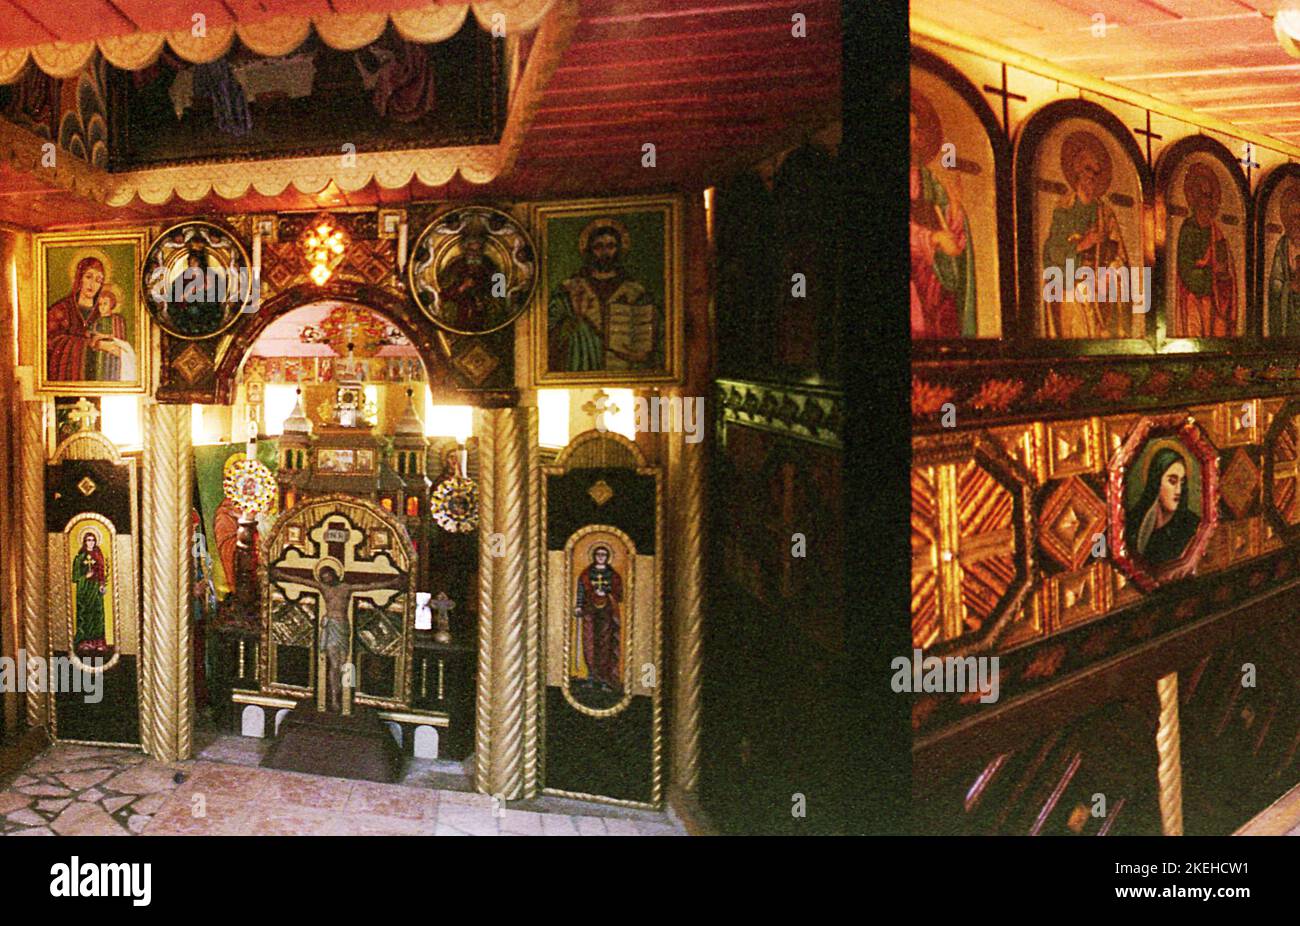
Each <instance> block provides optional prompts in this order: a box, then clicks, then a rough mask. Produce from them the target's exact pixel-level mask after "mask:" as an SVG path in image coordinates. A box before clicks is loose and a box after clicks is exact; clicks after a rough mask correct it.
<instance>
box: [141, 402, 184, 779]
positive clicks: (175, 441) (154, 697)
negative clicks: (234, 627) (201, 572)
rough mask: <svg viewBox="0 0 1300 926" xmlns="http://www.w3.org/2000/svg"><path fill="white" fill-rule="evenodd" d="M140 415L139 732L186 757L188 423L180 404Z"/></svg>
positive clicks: (157, 750)
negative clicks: (143, 501) (143, 505)
mask: <svg viewBox="0 0 1300 926" xmlns="http://www.w3.org/2000/svg"><path fill="white" fill-rule="evenodd" d="M146 421H147V423H148V432H147V434H148V448H147V454H146V467H147V471H148V474H149V486H148V489H147V491H146V493H145V497H146V498H147V499H148V505H147V512H146V530H147V533H146V536H145V550H146V551H147V553H146V567H147V568H146V569H145V581H146V583H147V584H146V595H145V633H144V647H143V651H144V680H145V686H144V689H145V701H146V704H145V706H144V710H143V711H142V713H143V714H144V716H143V718H142V721H143V722H142V723H141V738H142V742H143V745H144V748H145V751H146V752H148V753H150V754H151V755H153V756H154V757H156V758H157V759H159V760H161V761H164V762H173V761H176V760H178V759H184V758H188V757H189V754H190V750H191V729H192V714H193V681H192V678H191V676H190V672H189V658H188V656H189V646H190V634H189V620H190V615H189V586H190V550H189V506H190V494H191V491H192V486H191V479H192V478H193V473H192V471H191V468H190V467H191V463H190V422H189V416H188V414H186V409H185V406H183V405H150V406H148V414H147V416H146Z"/></svg>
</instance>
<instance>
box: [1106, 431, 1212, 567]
mask: <svg viewBox="0 0 1300 926" xmlns="http://www.w3.org/2000/svg"><path fill="white" fill-rule="evenodd" d="M1192 465H1194V464H1192V463H1191V462H1189V460H1188V458H1187V457H1186V456H1185V455H1184V454H1182V453H1181V452H1179V451H1178V450H1176V449H1175V448H1173V447H1168V446H1165V447H1161V448H1160V449H1159V450H1157V451H1156V452H1155V453H1154V454H1153V455H1152V457H1151V464H1150V465H1149V466H1148V467H1147V470H1146V484H1145V485H1144V486H1143V487H1142V494H1141V495H1140V496H1139V498H1138V501H1137V504H1136V505H1132V506H1130V507H1129V509H1128V512H1127V515H1126V518H1125V525H1124V540H1125V543H1126V544H1127V546H1128V548H1129V552H1130V553H1131V554H1134V555H1136V556H1139V557H1141V558H1142V559H1144V560H1145V561H1146V562H1148V563H1150V564H1151V565H1153V566H1159V565H1163V564H1166V563H1170V562H1172V561H1174V560H1176V559H1178V557H1180V556H1182V555H1183V551H1184V550H1186V549H1187V545H1188V543H1190V542H1191V540H1192V537H1194V536H1195V535H1196V529H1197V528H1198V527H1200V525H1201V518H1200V515H1198V514H1196V513H1195V512H1194V511H1192V510H1191V509H1190V508H1189V507H1188V496H1189V493H1188V490H1187V476H1188V472H1189V468H1190V467H1191V466H1192Z"/></svg>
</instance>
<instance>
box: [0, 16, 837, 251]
mask: <svg viewBox="0 0 1300 926" xmlns="http://www.w3.org/2000/svg"><path fill="white" fill-rule="evenodd" d="M513 2H515V3H520V4H526V3H531V2H533V0H513ZM443 5H446V4H443ZM499 5H503V6H509V5H510V3H509V2H505V3H503V4H499ZM60 6H61V4H60V3H54V2H49V3H47V2H44V0H0V14H4V15H0V49H3V48H4V47H6V46H8V47H18V46H25V45H30V44H32V43H35V42H39V41H47V42H48V41H49V39H50V35H51V34H54V35H56V36H60V33H59V30H60V29H66V30H68V31H67V35H68V36H73V35H74V32H73V31H71V30H72V26H71V25H70V24H69V25H67V26H64V25H63V24H62V23H61V19H60V18H59V17H57V16H54V15H52V14H53V12H54V11H55V10H56V9H57V8H59V7H60ZM87 6H88V7H93V8H94V9H93V10H90V9H88V10H87V12H86V13H85V14H80V13H79V15H78V16H77V17H75V19H76V20H77V21H78V25H77V27H76V30H77V31H76V32H75V35H76V36H79V37H80V40H81V41H102V40H103V38H105V37H111V36H114V35H122V34H124V33H129V32H130V30H132V29H135V30H137V31H139V30H155V31H158V30H166V29H175V28H177V27H178V24H179V27H180V28H183V27H184V25H185V23H187V22H189V17H190V15H191V14H192V13H193V11H194V10H196V9H199V8H206V6H212V7H213V8H214V14H215V11H217V10H224V11H225V12H224V14H222V15H224V16H225V19H224V20H223V22H226V23H227V24H229V23H230V22H231V21H233V22H234V23H235V26H236V28H238V26H239V25H240V24H251V23H254V22H255V21H256V20H257V19H258V18H260V17H270V16H272V15H274V14H279V13H283V12H286V11H289V12H294V13H296V14H298V15H300V16H304V17H311V16H314V15H319V14H320V12H321V10H323V9H326V8H330V9H332V10H334V11H335V12H348V13H353V12H356V13H366V12H369V13H371V14H379V15H382V12H381V11H384V10H387V11H393V10H398V9H399V8H402V9H408V10H409V9H412V8H414V7H417V6H419V7H427V6H428V4H427V2H426V3H423V4H412V3H406V4H403V3H400V2H378V0H366V2H362V0H331V2H329V3H328V4H327V3H326V2H325V0H320V2H311V0H296V2H289V3H274V4H272V3H269V2H268V3H257V2H252V0H245V2H238V0H222V2H219V3H215V4H204V3H196V2H192V0H163V2H156V0H148V2H139V3H129V2H124V0H113V2H112V3H109V2H108V0H99V2H95V3H93V4H87ZM487 6H489V5H488V4H474V6H473V7H472V10H473V12H474V14H475V16H476V17H480V18H481V14H480V9H479V8H480V7H487ZM182 13H184V14H185V16H184V19H182V18H181V14H182ZM390 15H391V16H395V15H396V14H392V13H391V12H390ZM798 15H800V16H802V17H804V20H803V21H802V23H801V24H799V25H796V24H795V23H794V22H793V21H792V19H793V16H794V14H792V10H791V6H790V5H789V4H788V3H786V2H783V0H737V2H730V3H716V2H706V0H548V3H547V5H546V12H545V16H544V17H543V18H542V19H541V21H540V25H538V26H537V28H536V29H535V30H534V31H532V32H529V33H527V34H526V35H524V36H522V37H521V38H520V39H519V43H518V60H519V66H518V70H517V77H518V80H517V81H516V84H515V86H514V90H513V92H512V97H511V101H510V104H509V117H508V121H507V123H506V127H505V130H504V132H503V135H502V139H501V141H500V143H499V144H498V145H495V146H487V145H480V146H477V147H470V148H461V149H437V150H429V151H425V152H419V153H417V155H416V156H411V157H404V156H401V153H393V152H378V153H376V154H375V155H373V156H370V155H359V156H358V164H359V165H361V168H362V169H361V170H360V172H352V173H348V174H347V175H341V174H337V175H336V174H335V173H334V172H332V170H331V168H330V167H329V165H327V164H322V163H316V162H313V161H311V159H297V161H295V162H289V161H287V160H285V161H277V162H266V164H265V165H264V166H258V167H257V168H256V169H248V170H245V169H242V165H234V166H233V167H232V166H231V165H227V166H226V168H223V170H225V173H224V174H223V173H222V172H221V171H208V172H195V171H190V172H189V173H188V174H186V173H185V172H184V171H178V172H177V173H175V174H174V175H168V176H165V177H162V179H161V180H160V179H159V177H160V176H161V174H160V173H159V172H158V171H153V172H148V176H145V175H144V174H141V175H140V176H139V177H138V178H137V177H135V176H133V174H135V173H137V172H132V175H131V176H129V175H127V174H116V175H113V174H108V173H107V172H105V171H95V170H94V169H90V168H88V167H87V166H86V165H83V164H78V163H72V164H62V163H61V164H60V166H59V167H58V168H57V169H54V170H43V169H41V168H40V167H33V166H32V165H36V164H38V163H39V160H40V154H41V149H40V147H39V145H35V146H32V145H30V144H26V145H25V143H24V140H23V139H18V140H17V141H14V140H13V139H12V138H0V141H9V144H8V145H0V221H4V222H9V223H12V224H15V225H18V226H21V227H25V228H41V229H57V228H69V227H85V226H87V225H103V224H118V223H122V224H127V223H138V222H141V221H150V220H155V219H161V218H165V217H167V216H174V215H178V214H195V213H201V212H212V213H222V212H226V213H229V212H262V211H277V210H279V211H289V210H300V209H301V210H305V209H313V208H321V207H323V208H339V207H346V206H373V205H382V204H397V205H400V204H403V203H407V202H411V201H420V200H456V199H470V198H494V197H495V198H502V199H542V198H547V197H559V196H573V195H583V194H590V193H592V192H595V191H596V189H599V192H601V193H602V194H611V193H615V194H616V193H633V192H650V191H659V190H665V189H699V188H702V187H703V186H707V185H708V184H710V183H712V182H716V181H717V180H719V179H721V178H722V177H725V176H726V175H728V174H729V173H731V172H733V171H734V170H735V169H737V168H738V167H739V166H741V165H744V164H747V163H753V162H755V161H757V160H760V159H762V158H764V157H766V156H768V155H770V154H774V153H776V152H777V151H780V150H782V149H785V148H789V147H791V146H793V145H796V144H799V143H800V142H802V141H804V140H806V139H807V138H808V137H810V136H811V135H813V134H814V133H817V132H819V131H822V130H824V129H825V127H826V126H827V124H828V123H830V122H832V121H833V120H835V119H837V118H838V117H839V112H840V44H841V36H840V18H839V17H840V12H839V4H838V3H836V2H834V0H808V2H805V3H800V4H799V5H798ZM64 18H67V19H72V18H73V17H64ZM124 18H125V20H127V21H124ZM128 21H129V22H128ZM212 21H213V20H211V19H209V23H211V22H212ZM394 21H396V20H395V19H394ZM481 24H482V23H481V22H480V25H481ZM796 33H798V34H796ZM60 37H61V36H60ZM33 54H34V53H33ZM0 128H3V127H0ZM646 144H652V145H654V163H653V166H649V165H648V164H647V161H646V155H645V152H646V149H645V147H644V146H645V145H646ZM6 150H8V151H9V153H10V156H9V157H7V158H6V157H4V156H3V154H4V152H5V151H6ZM65 160H67V161H72V160H74V159H65ZM332 160H337V159H336V158H335V159H332ZM237 168H240V169H237ZM214 175H216V179H214ZM137 180H138V182H137ZM110 203H111V204H110Z"/></svg>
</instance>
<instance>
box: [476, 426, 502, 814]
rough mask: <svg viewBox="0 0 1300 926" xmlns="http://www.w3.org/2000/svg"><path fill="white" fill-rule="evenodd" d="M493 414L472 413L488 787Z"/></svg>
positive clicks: (482, 735)
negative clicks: (475, 434)
mask: <svg viewBox="0 0 1300 926" xmlns="http://www.w3.org/2000/svg"><path fill="white" fill-rule="evenodd" d="M496 415H497V412H496V410H495V409H478V410H476V411H475V412H474V419H475V420H474V431H475V433H477V434H478V498H479V503H478V504H479V514H478V684H477V689H478V690H477V693H476V698H475V716H474V783H475V786H476V787H477V788H478V789H479V790H480V791H490V790H491V780H490V777H489V775H488V768H489V760H490V756H489V754H488V744H489V743H491V741H492V610H493V609H492V588H493V585H494V580H495V578H496V569H495V568H494V564H495V563H496V557H495V556H494V555H493V553H494V552H495V551H494V544H495V538H494V536H493V535H494V534H495V532H496V521H495V520H494V518H493V512H494V508H495V505H496V479H495V475H496Z"/></svg>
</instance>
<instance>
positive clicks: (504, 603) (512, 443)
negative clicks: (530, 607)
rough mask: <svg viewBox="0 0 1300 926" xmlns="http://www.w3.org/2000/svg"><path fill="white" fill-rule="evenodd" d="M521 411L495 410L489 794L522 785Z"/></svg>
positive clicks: (511, 795) (516, 792)
mask: <svg viewBox="0 0 1300 926" xmlns="http://www.w3.org/2000/svg"><path fill="white" fill-rule="evenodd" d="M519 418H520V410H519V409H517V408H507V409H501V410H500V411H498V412H497V414H496V448H495V452H496V474H495V479H496V499H495V502H494V506H493V507H494V513H495V515H496V524H497V530H498V531H499V532H500V533H501V535H502V547H503V549H504V552H505V555H504V556H500V557H497V558H496V560H495V563H494V567H495V572H496V578H495V580H494V581H493V589H492V591H493V605H494V607H493V611H492V675H493V678H492V742H491V746H490V755H491V765H492V772H491V781H492V793H493V794H495V795H498V796H500V797H502V798H503V799H506V800H514V799H516V798H518V797H520V796H521V794H522V791H523V784H524V691H525V687H526V685H525V674H526V673H525V663H526V659H525V652H524V650H525V645H524V626H525V612H524V608H525V585H526V584H527V583H526V578H527V573H528V560H527V558H526V556H525V551H524V547H525V537H526V531H527V525H526V515H527V511H526V501H527V497H528V483H527V482H526V477H525V472H524V447H523V436H524V435H523V430H522V429H521V428H520V427H519Z"/></svg>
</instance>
